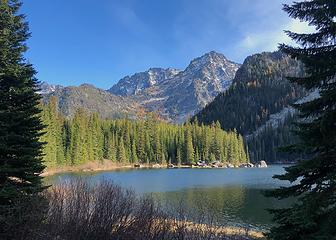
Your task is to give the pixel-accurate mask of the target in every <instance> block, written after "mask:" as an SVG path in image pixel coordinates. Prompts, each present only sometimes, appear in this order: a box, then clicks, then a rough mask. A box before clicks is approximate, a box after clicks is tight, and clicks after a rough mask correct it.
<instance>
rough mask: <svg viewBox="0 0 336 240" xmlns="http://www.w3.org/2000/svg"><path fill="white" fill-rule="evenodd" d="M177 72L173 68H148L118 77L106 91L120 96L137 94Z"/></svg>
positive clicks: (177, 71)
mask: <svg viewBox="0 0 336 240" xmlns="http://www.w3.org/2000/svg"><path fill="white" fill-rule="evenodd" d="M179 72H180V70H178V69H174V68H166V69H164V68H150V69H148V70H147V71H145V72H140V73H135V74H133V75H132V76H126V77H124V78H122V79H120V80H119V81H118V83H117V84H115V85H114V86H113V87H112V88H110V89H109V90H108V91H109V92H110V93H113V94H116V95H120V96H132V95H139V94H141V93H142V92H143V91H144V90H145V89H147V88H150V87H152V86H155V85H157V84H159V83H161V82H162V81H164V80H166V79H169V78H172V77H174V76H175V75H177V74H178V73H179Z"/></svg>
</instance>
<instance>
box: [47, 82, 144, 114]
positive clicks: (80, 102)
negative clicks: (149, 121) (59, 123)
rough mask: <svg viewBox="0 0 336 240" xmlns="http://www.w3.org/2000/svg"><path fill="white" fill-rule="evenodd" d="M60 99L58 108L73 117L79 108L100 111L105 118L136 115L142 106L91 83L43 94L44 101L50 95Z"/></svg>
mask: <svg viewBox="0 0 336 240" xmlns="http://www.w3.org/2000/svg"><path fill="white" fill-rule="evenodd" d="M52 96H55V97H57V99H58V108H59V110H60V111H61V112H62V113H63V114H64V115H66V116H68V117H71V116H73V114H74V113H75V111H76V110H77V109H79V108H83V109H85V110H86V111H88V112H98V113H99V114H100V115H101V116H102V117H103V118H119V117H123V116H126V115H127V116H129V117H131V118H133V117H135V116H136V114H137V112H138V111H139V110H141V109H142V108H141V106H140V105H139V104H137V103H136V102H134V101H133V100H131V99H129V98H124V97H120V96H116V95H113V94H110V93H108V92H106V91H105V90H103V89H99V88H96V87H94V86H92V85H89V84H82V85H80V86H79V87H62V88H57V89H55V90H54V91H52V92H49V93H48V94H43V100H44V102H47V101H48V100H49V99H50V97H52Z"/></svg>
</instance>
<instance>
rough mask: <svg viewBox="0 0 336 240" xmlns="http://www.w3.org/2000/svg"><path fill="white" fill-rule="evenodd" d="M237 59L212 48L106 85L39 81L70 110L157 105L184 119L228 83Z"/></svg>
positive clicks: (166, 114)
mask: <svg viewBox="0 0 336 240" xmlns="http://www.w3.org/2000/svg"><path fill="white" fill-rule="evenodd" d="M239 67H240V65H239V64H237V63H234V62H232V61H230V60H228V59H227V58H226V57H225V56H224V55H223V54H220V53H216V52H214V51H212V52H209V53H206V54H204V55H203V56H201V57H198V58H196V59H194V60H192V61H191V62H190V64H189V65H188V66H187V68H186V69H185V70H183V71H181V70H177V69H174V68H167V69H163V68H150V69H149V70H148V71H144V72H140V73H135V74H134V75H132V76H126V77H124V78H122V79H120V80H119V82H118V83H117V84H115V85H114V86H112V87H111V88H110V89H108V90H107V91H104V90H102V89H97V88H95V87H94V86H92V85H87V84H84V85H81V86H79V87H61V86H57V87H56V86H53V85H48V84H46V83H44V84H43V85H42V87H43V90H42V91H41V93H42V94H43V95H44V99H45V101H48V99H49V98H50V97H51V96H57V97H58V98H59V108H60V110H61V112H62V113H63V114H65V115H67V116H72V115H73V113H74V111H75V109H76V108H79V107H80V108H84V109H87V110H88V111H98V112H99V113H100V114H101V115H102V116H103V117H110V118H112V117H116V116H123V115H125V114H126V113H129V115H130V116H134V115H135V114H136V113H137V111H139V109H140V110H141V111H143V110H145V111H148V112H153V111H156V112H158V113H159V114H160V116H161V117H162V118H163V119H166V120H168V121H172V122H179V123H181V122H184V121H185V120H186V119H187V118H188V117H191V116H193V115H194V114H195V113H196V112H198V111H199V110H201V109H202V108H203V107H205V106H206V104H208V103H209V102H211V101H212V100H213V99H214V98H215V97H216V96H217V95H218V94H219V93H221V92H223V91H225V90H226V89H228V88H229V86H230V85H231V83H232V79H233V78H234V76H235V74H236V71H237V69H238V68H239Z"/></svg>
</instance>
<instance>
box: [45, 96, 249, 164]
mask: <svg viewBox="0 0 336 240" xmlns="http://www.w3.org/2000/svg"><path fill="white" fill-rule="evenodd" d="M41 108H42V113H41V118H42V121H43V123H44V124H45V125H46V128H45V132H46V133H45V134H44V135H43V136H42V137H41V140H42V141H44V142H46V143H47V144H46V145H45V147H44V161H45V164H46V165H47V166H48V167H58V166H67V165H80V164H84V163H86V162H89V161H101V160H103V159H108V160H111V161H112V162H115V163H120V164H135V163H144V164H156V163H157V164H168V163H172V164H176V165H181V164H194V163H196V162H197V161H199V160H202V161H205V162H213V161H220V162H223V163H231V164H233V165H239V164H241V163H246V162H249V156H248V154H246V149H245V147H244V141H243V138H242V136H241V135H239V134H237V132H236V131H231V132H225V131H223V130H222V129H221V126H220V124H219V122H216V123H213V124H211V125H210V126H205V125H203V124H201V125H199V124H198V123H197V122H194V123H190V122H187V123H185V124H184V125H177V124H169V123H166V122H163V121H161V120H159V118H158V117H156V116H155V115H154V114H148V115H147V116H146V117H145V118H144V119H142V120H130V119H127V118H125V119H116V120H111V119H102V118H101V117H99V115H98V114H97V113H93V114H92V113H88V112H85V111H84V110H83V109H78V110H77V111H76V112H75V114H74V116H73V117H72V118H71V119H68V118H66V117H65V116H63V115H61V114H60V113H59V111H58V107H57V99H56V97H54V98H52V99H51V100H50V101H49V103H48V104H46V105H41Z"/></svg>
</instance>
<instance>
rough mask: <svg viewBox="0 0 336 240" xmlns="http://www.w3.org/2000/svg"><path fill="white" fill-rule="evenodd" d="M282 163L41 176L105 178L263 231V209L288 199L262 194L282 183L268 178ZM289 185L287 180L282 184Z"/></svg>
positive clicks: (170, 203)
mask: <svg viewBox="0 0 336 240" xmlns="http://www.w3.org/2000/svg"><path fill="white" fill-rule="evenodd" d="M283 167H284V165H272V166H269V167H268V168H237V169H232V168H228V169H132V170H118V171H105V172H90V173H87V172H86V173H82V172H81V173H62V174H57V175H53V176H50V177H47V178H46V181H47V182H48V183H55V182H60V181H64V180H68V179H72V178H77V177H82V178H85V179H87V180H88V181H92V182H95V181H99V180H102V179H104V180H108V181H113V182H114V183H117V184H119V185H121V186H124V187H127V188H132V189H133V190H134V191H135V192H136V193H138V194H151V195H153V197H154V198H155V199H157V200H158V201H160V203H162V205H163V206H165V207H168V206H169V207H171V206H173V207H180V206H183V209H185V210H186V211H187V212H188V213H191V214H192V215H193V216H200V215H202V214H204V213H207V214H210V215H211V217H213V218H214V219H215V220H216V221H218V223H219V224H221V225H229V226H240V227H248V228H251V229H256V230H265V229H268V228H269V227H270V224H271V216H270V215H269V214H268V212H267V211H266V210H265V209H267V208H273V207H284V206H288V205H289V204H290V203H291V202H292V200H285V201H284V200H283V201H279V200H276V199H273V198H266V197H264V196H263V195H262V191H264V190H266V189H272V188H276V187H279V186H284V185H286V182H283V181H279V180H276V179H273V178H272V176H273V175H274V174H280V173H283V172H284V169H283ZM287 184H288V183H287Z"/></svg>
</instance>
